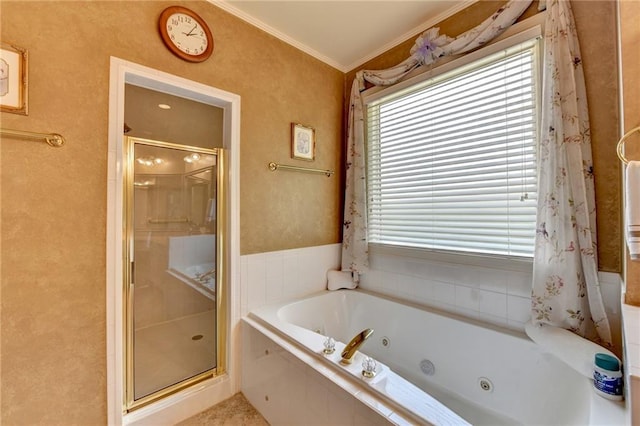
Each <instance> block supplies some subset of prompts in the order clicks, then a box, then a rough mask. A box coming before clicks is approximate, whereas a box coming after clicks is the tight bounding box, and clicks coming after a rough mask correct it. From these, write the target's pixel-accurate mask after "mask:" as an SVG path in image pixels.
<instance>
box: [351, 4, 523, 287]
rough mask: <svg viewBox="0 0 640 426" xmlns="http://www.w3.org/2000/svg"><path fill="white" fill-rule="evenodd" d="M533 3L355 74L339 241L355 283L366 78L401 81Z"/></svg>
mask: <svg viewBox="0 0 640 426" xmlns="http://www.w3.org/2000/svg"><path fill="white" fill-rule="evenodd" d="M531 2H532V0H511V1H509V2H508V3H507V4H505V5H504V6H502V7H501V8H500V9H498V10H497V11H496V12H495V13H494V14H493V15H491V16H490V17H489V18H487V19H486V20H485V21H484V22H482V23H481V24H480V25H478V26H476V27H474V28H472V29H471V30H469V31H467V32H465V33H463V34H461V35H459V36H458V37H456V38H455V39H453V38H451V37H447V36H446V35H440V34H439V31H440V30H439V28H431V29H429V30H427V31H425V32H424V33H422V34H421V35H420V37H418V38H417V40H416V42H415V44H414V46H413V47H412V49H411V56H410V57H409V58H408V59H406V60H405V61H403V62H402V63H400V64H398V65H396V66H395V67H392V68H388V69H386V70H378V71H369V70H363V71H358V73H357V74H356V78H355V79H354V81H353V85H352V87H351V97H350V108H349V119H348V128H347V158H346V167H347V171H346V183H345V184H346V188H345V203H344V223H343V240H342V270H343V271H352V272H353V276H354V281H356V282H357V280H358V277H359V274H361V273H365V272H367V270H368V268H369V256H368V246H367V189H366V176H365V149H364V112H363V105H362V98H361V96H360V92H361V91H362V90H364V88H365V80H366V81H368V82H370V83H373V84H375V85H376V86H388V85H391V84H395V83H397V82H398V81H400V80H401V79H402V78H403V77H405V76H406V75H407V74H409V73H410V72H411V71H412V70H414V69H415V68H417V67H419V66H421V65H430V64H432V63H434V62H435V61H437V60H438V59H439V58H442V57H445V56H450V55H457V54H460V53H465V52H468V51H470V50H473V49H476V48H478V47H480V46H482V45H484V44H485V43H487V42H488V41H490V40H492V39H493V38H495V37H497V36H498V35H500V34H502V32H504V30H506V29H507V28H509V27H510V26H511V25H512V24H513V23H514V22H515V21H516V19H518V17H519V16H520V15H522V13H523V12H524V11H525V10H526V9H527V7H529V5H530V4H531Z"/></svg>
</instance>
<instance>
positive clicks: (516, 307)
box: [507, 296, 531, 323]
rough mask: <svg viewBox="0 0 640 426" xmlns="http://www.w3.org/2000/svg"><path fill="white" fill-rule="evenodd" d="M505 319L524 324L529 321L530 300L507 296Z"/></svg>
mask: <svg viewBox="0 0 640 426" xmlns="http://www.w3.org/2000/svg"><path fill="white" fill-rule="evenodd" d="M507 319H509V321H518V322H521V323H525V322H527V321H529V319H531V298H528V297H520V296H507Z"/></svg>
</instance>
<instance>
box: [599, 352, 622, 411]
mask: <svg viewBox="0 0 640 426" xmlns="http://www.w3.org/2000/svg"><path fill="white" fill-rule="evenodd" d="M593 386H594V387H595V389H596V393H597V394H598V395H600V396H603V397H605V398H607V399H611V400H614V401H620V400H621V399H622V371H620V361H618V359H617V358H616V357H614V356H611V355H608V354H600V353H598V354H596V357H595V367H594V370H593Z"/></svg>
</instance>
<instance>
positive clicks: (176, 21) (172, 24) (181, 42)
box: [167, 13, 209, 56]
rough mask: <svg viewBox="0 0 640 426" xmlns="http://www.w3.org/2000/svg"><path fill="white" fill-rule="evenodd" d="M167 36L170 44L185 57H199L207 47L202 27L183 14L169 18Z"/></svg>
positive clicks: (207, 42)
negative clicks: (185, 55)
mask: <svg viewBox="0 0 640 426" xmlns="http://www.w3.org/2000/svg"><path fill="white" fill-rule="evenodd" d="M167 34H169V37H170V39H171V42H172V43H173V44H174V45H175V46H176V47H177V48H178V49H180V50H181V51H183V52H184V53H186V54H187V55H193V56H197V55H201V54H203V53H204V52H205V51H206V50H207V46H208V45H209V41H208V40H207V35H206V34H205V31H204V29H203V28H202V25H200V24H199V23H198V21H196V20H195V19H193V18H192V17H191V16H189V15H186V14H184V13H174V14H173V15H171V16H170V17H169V19H168V20H167Z"/></svg>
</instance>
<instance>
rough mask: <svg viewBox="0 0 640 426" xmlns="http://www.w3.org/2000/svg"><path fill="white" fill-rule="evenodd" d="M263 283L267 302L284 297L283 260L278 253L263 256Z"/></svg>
mask: <svg viewBox="0 0 640 426" xmlns="http://www.w3.org/2000/svg"><path fill="white" fill-rule="evenodd" d="M265 285H266V302H267V303H273V302H277V301H279V300H282V299H283V298H284V290H283V289H284V260H283V258H282V255H281V254H280V253H269V254H267V255H266V256H265Z"/></svg>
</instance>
